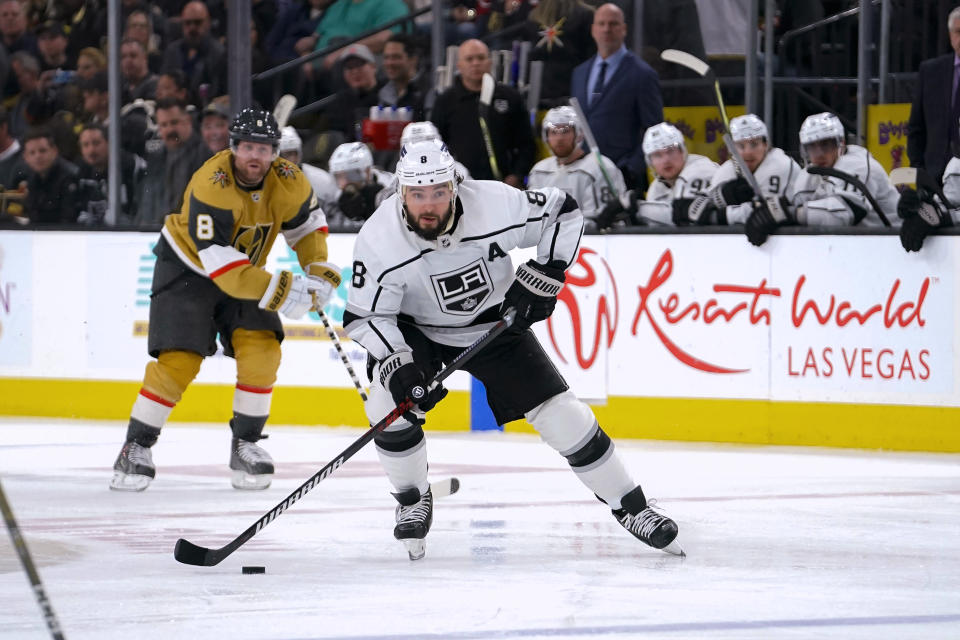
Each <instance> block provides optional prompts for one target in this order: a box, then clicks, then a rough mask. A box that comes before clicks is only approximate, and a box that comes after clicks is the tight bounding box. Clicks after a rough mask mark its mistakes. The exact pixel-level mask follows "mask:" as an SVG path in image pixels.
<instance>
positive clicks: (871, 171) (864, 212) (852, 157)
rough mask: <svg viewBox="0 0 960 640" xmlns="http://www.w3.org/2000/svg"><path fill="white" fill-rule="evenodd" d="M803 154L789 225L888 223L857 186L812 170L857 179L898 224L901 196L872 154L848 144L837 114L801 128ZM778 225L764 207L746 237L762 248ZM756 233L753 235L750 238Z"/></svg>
mask: <svg viewBox="0 0 960 640" xmlns="http://www.w3.org/2000/svg"><path fill="white" fill-rule="evenodd" d="M800 151H801V154H802V155H803V160H804V167H805V168H804V170H803V171H801V172H800V175H799V176H797V179H796V180H795V181H794V183H793V185H792V187H791V188H790V189H788V190H787V200H788V201H789V203H790V205H791V207H792V208H790V209H788V210H787V213H788V214H789V219H788V220H786V221H785V222H787V223H793V222H795V223H796V224H802V225H809V226H852V225H857V224H859V225H862V226H865V227H878V226H883V224H884V223H883V218H882V217H881V216H880V215H879V214H878V213H877V212H876V211H875V210H874V208H873V206H872V205H871V204H870V201H869V199H868V198H867V197H866V196H865V195H864V194H863V193H861V192H860V191H859V190H858V189H857V187H855V186H854V185H852V184H850V183H849V182H847V181H845V180H842V179H840V178H837V177H834V176H822V175H816V174H813V173H810V171H809V168H810V167H831V168H833V169H836V170H837V171H842V172H843V173H845V174H848V175H850V176H853V177H855V178H857V179H858V180H859V181H860V182H862V183H863V185H864V186H866V188H867V190H868V191H870V193H871V194H872V195H873V197H874V198H875V199H876V200H877V203H878V204H879V205H880V208H881V209H882V213H883V217H885V218H887V219H888V220H889V219H895V216H893V213H894V212H895V211H896V210H897V201H898V200H899V198H900V194H899V193H897V190H896V189H894V187H893V185H892V184H891V183H890V178H888V177H887V174H886V172H885V171H884V170H883V167H882V166H881V165H880V163H879V162H877V160H876V159H875V158H874V157H873V156H872V155H870V152H869V151H867V150H866V149H864V148H863V147H861V146H858V145H848V144H846V141H845V136H844V131H843V124H841V122H840V119H839V118H838V117H837V116H835V115H834V114H832V113H826V112H824V113H818V114H815V115H812V116H809V117H808V118H807V119H806V120H804V121H803V124H802V125H800ZM780 224H783V222H777V221H776V220H775V219H774V217H773V216H772V215H771V214H770V212H769V211H768V210H766V209H765V208H756V209H755V210H754V212H753V213H752V214H751V218H750V219H749V220H748V221H747V231H748V233H747V237H748V239H750V242H752V243H753V244H755V245H758V246H759V245H761V244H763V242H764V241H766V239H767V235H768V234H769V233H770V232H771V231H773V230H774V229H776V228H777V227H778V226H779V225H780ZM751 234H752V235H751Z"/></svg>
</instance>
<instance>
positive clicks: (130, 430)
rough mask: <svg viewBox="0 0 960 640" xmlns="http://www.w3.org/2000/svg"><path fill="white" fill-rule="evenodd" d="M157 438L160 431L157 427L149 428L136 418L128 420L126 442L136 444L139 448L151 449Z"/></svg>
mask: <svg viewBox="0 0 960 640" xmlns="http://www.w3.org/2000/svg"><path fill="white" fill-rule="evenodd" d="M159 437H160V429H158V428H157V427H151V426H150V425H148V424H146V423H144V422H140V421H139V420H137V419H136V418H130V424H128V425H127V442H136V443H137V444H138V445H140V446H141V447H152V446H153V445H155V444H156V443H157V438H159Z"/></svg>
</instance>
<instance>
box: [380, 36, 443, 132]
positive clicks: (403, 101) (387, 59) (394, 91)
mask: <svg viewBox="0 0 960 640" xmlns="http://www.w3.org/2000/svg"><path fill="white" fill-rule="evenodd" d="M383 73H384V75H385V76H387V83H386V84H385V85H383V86H382V87H380V91H379V93H378V94H377V95H378V98H379V100H380V102H381V103H382V104H384V105H390V106H393V107H409V108H410V109H411V110H412V111H413V120H414V121H417V122H419V121H421V120H425V119H426V111H427V110H428V105H427V101H428V99H429V101H430V103H431V106H432V102H433V100H432V97H433V92H432V91H430V79H429V78H428V77H427V74H425V73H420V49H419V48H418V47H417V46H416V44H415V41H414V39H413V38H412V37H410V36H408V35H407V34H405V33H394V34H391V36H390V38H389V39H387V43H386V44H385V45H384V46H383Z"/></svg>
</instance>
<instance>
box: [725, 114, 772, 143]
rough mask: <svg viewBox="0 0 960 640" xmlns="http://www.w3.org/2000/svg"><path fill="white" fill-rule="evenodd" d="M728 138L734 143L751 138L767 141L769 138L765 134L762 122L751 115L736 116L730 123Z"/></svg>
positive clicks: (764, 126)
mask: <svg viewBox="0 0 960 640" xmlns="http://www.w3.org/2000/svg"><path fill="white" fill-rule="evenodd" d="M730 137H731V138H733V141H734V142H742V141H743V140H752V139H753V138H763V139H764V140H767V139H768V138H769V137H770V136H769V134H768V133H767V125H765V124H764V123H763V120H761V119H760V118H758V117H757V116H755V115H753V114H752V113H748V114H746V115H743V116H737V117H736V118H734V119H733V120H731V121H730Z"/></svg>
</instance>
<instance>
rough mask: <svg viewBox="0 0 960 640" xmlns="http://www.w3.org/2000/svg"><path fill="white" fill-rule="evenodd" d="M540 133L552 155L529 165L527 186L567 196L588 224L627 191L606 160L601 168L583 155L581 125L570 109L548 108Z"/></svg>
mask: <svg viewBox="0 0 960 640" xmlns="http://www.w3.org/2000/svg"><path fill="white" fill-rule="evenodd" d="M541 131H542V136H543V142H544V143H545V144H546V145H547V146H548V147H549V148H550V151H552V152H553V155H552V156H550V157H549V158H544V159H543V160H541V161H540V162H538V163H537V164H535V165H533V169H531V170H530V181H529V184H528V186H529V187H530V188H531V189H539V188H541V187H557V188H559V189H560V190H561V191H564V192H566V193H569V194H570V195H571V196H573V198H574V199H575V200H576V201H577V204H579V205H580V211H581V212H582V213H583V217H584V220H585V221H588V222H590V223H592V222H593V219H594V218H595V217H596V216H597V214H598V213H600V211H601V210H602V209H603V207H604V205H605V204H606V203H608V202H612V201H614V200H616V199H617V197H618V196H619V195H620V194H623V193H625V192H626V191H627V187H626V185H625V184H624V183H623V174H621V173H620V170H619V169H617V166H616V165H615V164H614V163H613V162H612V161H611V160H610V159H609V158H603V168H602V169H601V167H600V164H599V163H598V162H597V158H596V156H595V155H594V154H592V153H591V154H587V153H586V152H584V150H583V124H582V123H581V122H580V118H578V117H577V113H576V111H574V110H573V108H572V107H554V108H553V109H550V110H549V111H548V112H547V115H545V116H544V117H543V126H542V129H541ZM608 179H609V181H610V183H612V186H613V188H612V189H611V184H608V182H607V180H608Z"/></svg>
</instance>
